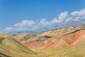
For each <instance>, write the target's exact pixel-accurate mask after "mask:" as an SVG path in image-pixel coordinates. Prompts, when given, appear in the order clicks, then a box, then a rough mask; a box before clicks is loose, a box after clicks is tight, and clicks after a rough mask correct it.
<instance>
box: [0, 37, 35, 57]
mask: <svg viewBox="0 0 85 57" xmlns="http://www.w3.org/2000/svg"><path fill="white" fill-rule="evenodd" d="M4 36H5V35H4ZM4 36H0V57H30V56H31V57H34V56H33V55H35V54H36V53H35V52H34V51H32V50H31V49H29V48H26V47H24V46H23V45H22V44H20V43H19V42H18V41H16V40H15V39H14V38H13V37H9V36H7V37H4ZM32 54H33V55H32Z"/></svg>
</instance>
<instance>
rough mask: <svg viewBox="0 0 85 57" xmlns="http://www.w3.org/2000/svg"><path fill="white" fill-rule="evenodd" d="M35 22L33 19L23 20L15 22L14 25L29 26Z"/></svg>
mask: <svg viewBox="0 0 85 57" xmlns="http://www.w3.org/2000/svg"><path fill="white" fill-rule="evenodd" d="M33 24H35V22H34V21H33V20H23V21H21V22H20V23H16V24H15V25H14V26H31V25H33Z"/></svg>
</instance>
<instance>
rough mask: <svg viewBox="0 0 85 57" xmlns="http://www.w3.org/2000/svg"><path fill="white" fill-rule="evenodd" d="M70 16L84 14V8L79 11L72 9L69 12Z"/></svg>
mask: <svg viewBox="0 0 85 57" xmlns="http://www.w3.org/2000/svg"><path fill="white" fill-rule="evenodd" d="M71 15H72V16H85V9H83V10H80V11H73V12H72V13H71Z"/></svg>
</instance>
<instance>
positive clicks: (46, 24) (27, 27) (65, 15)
mask: <svg viewBox="0 0 85 57" xmlns="http://www.w3.org/2000/svg"><path fill="white" fill-rule="evenodd" d="M81 24H85V9H83V10H80V11H73V12H71V13H69V12H67V11H64V12H62V13H60V15H59V16H58V17H57V18H53V19H52V20H50V21H47V20H46V19H41V20H40V21H39V22H35V21H33V20H22V21H21V22H19V23H16V24H14V25H13V26H12V27H6V28H5V29H3V30H2V32H10V31H33V32H35V31H37V32H38V31H39V32H41V31H47V30H49V29H53V28H55V27H54V26H56V27H69V26H76V25H81Z"/></svg>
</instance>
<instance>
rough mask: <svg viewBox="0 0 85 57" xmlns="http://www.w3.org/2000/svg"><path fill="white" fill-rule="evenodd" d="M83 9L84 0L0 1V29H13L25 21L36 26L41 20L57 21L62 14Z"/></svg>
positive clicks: (84, 6) (84, 5)
mask: <svg viewBox="0 0 85 57" xmlns="http://www.w3.org/2000/svg"><path fill="white" fill-rule="evenodd" d="M84 8H85V0H0V29H1V30H2V29H5V28H6V27H14V25H15V24H18V23H23V21H26V20H27V21H33V22H34V23H35V22H36V24H37V23H39V22H40V21H41V20H42V19H44V21H47V22H50V21H52V20H53V19H55V18H56V19H58V17H59V15H60V13H62V12H65V11H68V12H69V13H71V12H73V11H81V10H83V9H84ZM83 15H84V14H83ZM29 23H30V22H29ZM32 24H33V23H32ZM59 25H60V24H58V26H59ZM36 26H39V25H36ZM50 27H51V26H50Z"/></svg>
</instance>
